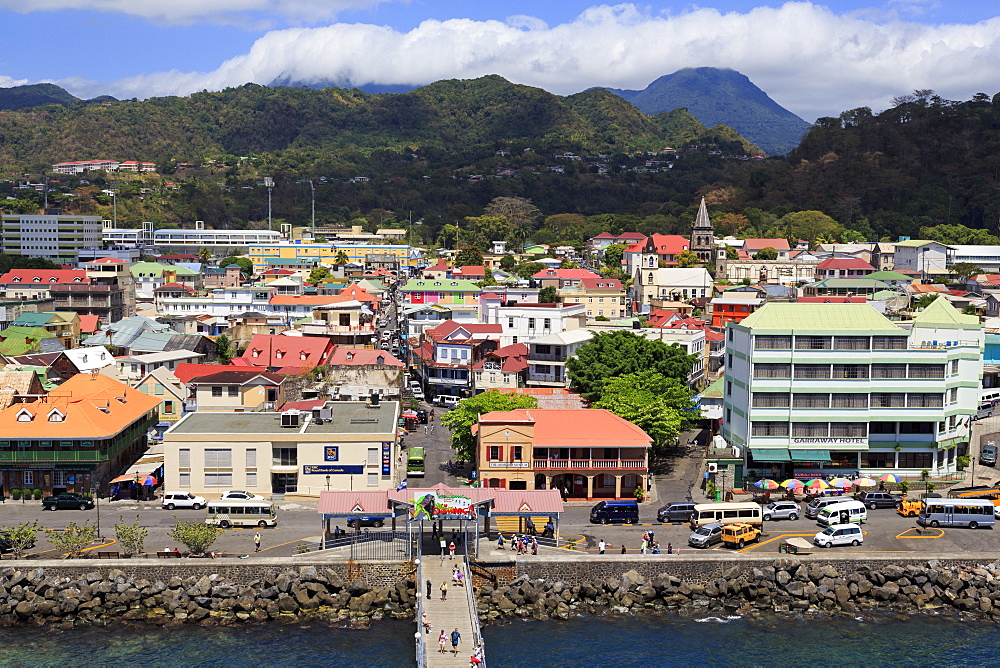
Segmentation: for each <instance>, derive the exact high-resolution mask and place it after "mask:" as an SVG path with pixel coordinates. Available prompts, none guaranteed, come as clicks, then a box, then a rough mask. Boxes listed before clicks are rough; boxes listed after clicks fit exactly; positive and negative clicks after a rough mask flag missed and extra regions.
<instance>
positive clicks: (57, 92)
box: [0, 83, 115, 111]
mask: <svg viewBox="0 0 1000 668" xmlns="http://www.w3.org/2000/svg"><path fill="white" fill-rule="evenodd" d="M114 99H115V98H113V97H110V96H107V95H102V96H101V97H99V98H95V99H93V100H90V101H89V102H106V101H109V100H114ZM84 102H85V100H81V99H80V98H78V97H76V96H74V95H71V94H70V93H68V92H67V91H65V90H63V89H62V88H60V87H59V86H57V85H55V84H50V83H41V84H29V85H26V86H13V87H11V88H0V110H5V111H12V110H17V109H28V108H30V107H41V106H44V105H47V104H58V105H61V106H64V107H69V106H73V105H77V104H82V103H84Z"/></svg>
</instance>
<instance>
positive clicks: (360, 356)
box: [327, 346, 406, 367]
mask: <svg viewBox="0 0 1000 668" xmlns="http://www.w3.org/2000/svg"><path fill="white" fill-rule="evenodd" d="M380 359H381V361H379V360H380ZM327 364H329V365H331V366H336V365H343V366H366V365H370V364H386V365H388V366H398V367H403V366H406V365H405V364H403V363H402V362H400V361H399V360H398V359H396V358H395V357H393V356H392V355H391V354H389V352H388V351H386V350H373V349H371V348H344V347H343V346H338V347H337V348H335V349H334V351H333V354H332V355H331V356H330V361H329V362H327Z"/></svg>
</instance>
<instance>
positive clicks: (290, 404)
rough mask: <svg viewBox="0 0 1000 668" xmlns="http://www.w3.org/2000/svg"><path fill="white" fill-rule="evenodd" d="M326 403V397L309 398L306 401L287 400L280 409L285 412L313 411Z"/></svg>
mask: <svg viewBox="0 0 1000 668" xmlns="http://www.w3.org/2000/svg"><path fill="white" fill-rule="evenodd" d="M324 404H326V399H307V400H306V401H286V402H285V403H283V404H281V408H279V409H278V412H279V413H284V412H285V411H311V410H314V409H316V408H322V407H323V405H324Z"/></svg>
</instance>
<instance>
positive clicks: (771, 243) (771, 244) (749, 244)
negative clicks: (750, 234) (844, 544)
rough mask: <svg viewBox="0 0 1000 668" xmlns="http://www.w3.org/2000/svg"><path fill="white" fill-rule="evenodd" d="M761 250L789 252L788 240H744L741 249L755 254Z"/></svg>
mask: <svg viewBox="0 0 1000 668" xmlns="http://www.w3.org/2000/svg"><path fill="white" fill-rule="evenodd" d="M762 248H773V249H774V250H776V251H781V250H791V249H792V247H791V246H789V245H788V239H744V240H743V249H744V250H747V251H751V252H754V253H756V252H757V251H759V250H760V249H762Z"/></svg>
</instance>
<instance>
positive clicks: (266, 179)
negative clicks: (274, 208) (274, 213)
mask: <svg viewBox="0 0 1000 668" xmlns="http://www.w3.org/2000/svg"><path fill="white" fill-rule="evenodd" d="M264 187H265V188H267V229H268V231H270V230H271V189H272V188H274V179H273V178H271V177H270V176H265V177H264Z"/></svg>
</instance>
